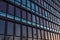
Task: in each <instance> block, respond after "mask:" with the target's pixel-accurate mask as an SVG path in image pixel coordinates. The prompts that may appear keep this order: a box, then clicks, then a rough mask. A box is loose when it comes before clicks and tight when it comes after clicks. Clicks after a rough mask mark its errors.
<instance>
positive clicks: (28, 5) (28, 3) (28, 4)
mask: <svg viewBox="0 0 60 40" xmlns="http://www.w3.org/2000/svg"><path fill="white" fill-rule="evenodd" d="M27 7H29V8H30V1H29V0H27Z"/></svg>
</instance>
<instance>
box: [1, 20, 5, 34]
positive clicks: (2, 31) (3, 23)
mask: <svg viewBox="0 0 60 40" xmlns="http://www.w3.org/2000/svg"><path fill="white" fill-rule="evenodd" d="M4 29H5V21H3V20H0V34H4Z"/></svg>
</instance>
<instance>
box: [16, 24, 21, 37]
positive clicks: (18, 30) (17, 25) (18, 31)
mask: <svg viewBox="0 0 60 40" xmlns="http://www.w3.org/2000/svg"><path fill="white" fill-rule="evenodd" d="M15 31H16V36H20V25H19V24H16V30H15Z"/></svg>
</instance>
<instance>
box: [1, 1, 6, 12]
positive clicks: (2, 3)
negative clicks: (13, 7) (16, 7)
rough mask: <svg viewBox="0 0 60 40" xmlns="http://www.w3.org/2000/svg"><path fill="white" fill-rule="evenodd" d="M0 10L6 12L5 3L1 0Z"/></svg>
mask: <svg viewBox="0 0 60 40" xmlns="http://www.w3.org/2000/svg"><path fill="white" fill-rule="evenodd" d="M0 11H3V12H6V3H5V2H3V1H0Z"/></svg>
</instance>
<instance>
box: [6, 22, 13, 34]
mask: <svg viewBox="0 0 60 40" xmlns="http://www.w3.org/2000/svg"><path fill="white" fill-rule="evenodd" d="M7 35H13V23H12V22H8V25H7Z"/></svg>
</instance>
